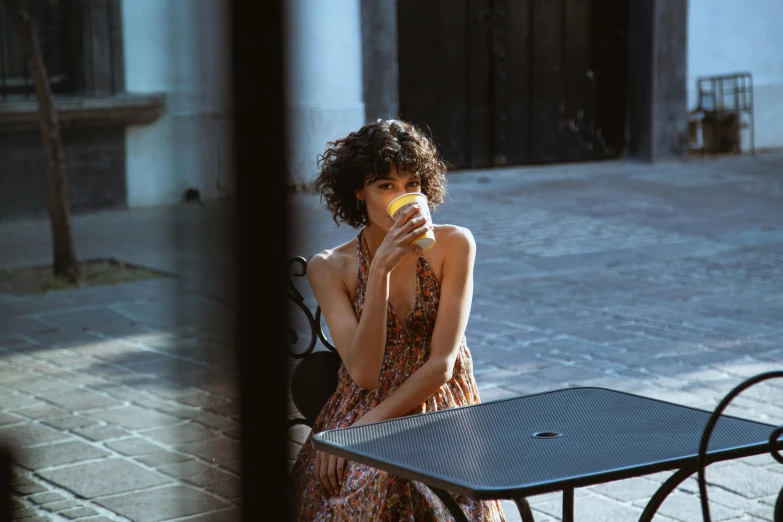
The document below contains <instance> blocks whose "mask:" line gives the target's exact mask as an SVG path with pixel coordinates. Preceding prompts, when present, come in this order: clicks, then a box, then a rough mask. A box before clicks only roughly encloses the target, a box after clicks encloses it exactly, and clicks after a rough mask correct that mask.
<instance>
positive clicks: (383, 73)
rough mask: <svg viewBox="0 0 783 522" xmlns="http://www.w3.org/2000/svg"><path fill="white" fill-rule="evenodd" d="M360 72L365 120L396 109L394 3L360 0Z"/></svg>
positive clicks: (397, 80) (389, 115) (391, 114)
mask: <svg viewBox="0 0 783 522" xmlns="http://www.w3.org/2000/svg"><path fill="white" fill-rule="evenodd" d="M362 69H363V70H362V72H363V76H364V104H365V109H366V112H367V121H374V120H376V119H378V118H381V119H384V120H388V119H394V118H396V117H397V114H398V113H399V110H400V97H399V83H400V75H399V67H398V54H397V0H362Z"/></svg>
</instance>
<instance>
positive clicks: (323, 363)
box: [288, 257, 341, 428]
mask: <svg viewBox="0 0 783 522" xmlns="http://www.w3.org/2000/svg"><path fill="white" fill-rule="evenodd" d="M297 268H298V270H296V269H297ZM289 269H290V277H289V278H288V289H289V292H288V298H289V299H290V300H291V301H292V302H293V303H294V304H295V305H296V306H297V307H298V308H299V309H300V310H301V311H302V313H304V315H305V317H306V318H307V322H308V323H309V325H310V341H309V344H308V346H307V348H306V349H305V350H304V351H302V352H296V351H294V350H293V349H292V350H289V355H290V356H291V357H292V358H294V359H295V360H296V361H298V362H296V366H295V368H294V371H293V373H292V375H291V386H290V391H291V399H292V401H293V403H294V406H296V409H297V410H298V411H299V413H300V414H301V415H302V416H301V417H297V418H294V419H291V420H290V421H289V422H288V427H289V428H290V427H292V426H295V425H297V424H304V425H306V426H309V427H311V428H312V427H313V424H314V423H315V419H316V417H318V414H319V413H320V411H321V408H323V406H324V404H326V401H327V400H329V397H331V395H332V394H333V393H334V390H335V389H336V388H337V370H338V368H339V367H340V362H341V359H340V356H339V355H338V354H337V349H335V347H334V345H332V343H330V342H329V340H328V339H327V338H326V336H325V335H324V332H323V329H322V328H321V307H320V306H317V307H316V309H315V315H313V314H312V313H311V312H310V309H309V308H307V305H306V304H305V302H304V297H303V296H302V294H301V292H299V290H297V288H296V286H295V285H294V280H293V278H294V277H304V276H305V275H306V274H307V260H306V259H305V258H303V257H294V258H292V259H291V260H290V261H289ZM288 332H289V335H290V339H291V345H292V346H293V345H295V344H296V343H297V341H298V340H299V335H298V334H297V333H296V331H295V330H294V329H293V328H289V329H288ZM318 341H321V344H322V345H323V346H324V347H326V350H321V351H315V347H316V344H317V343H318Z"/></svg>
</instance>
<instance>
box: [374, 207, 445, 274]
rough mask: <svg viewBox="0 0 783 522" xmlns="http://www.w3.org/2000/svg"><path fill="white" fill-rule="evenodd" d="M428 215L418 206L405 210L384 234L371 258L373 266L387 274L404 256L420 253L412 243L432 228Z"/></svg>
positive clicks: (419, 249)
mask: <svg viewBox="0 0 783 522" xmlns="http://www.w3.org/2000/svg"><path fill="white" fill-rule="evenodd" d="M428 214H429V213H428V212H422V208H421V207H420V206H419V205H413V206H411V208H409V209H406V210H405V212H404V213H403V214H402V215H401V216H399V217H398V218H397V220H396V221H395V222H394V224H393V225H392V226H391V227H390V228H389V230H388V231H387V232H386V237H385V238H384V239H383V242H381V244H380V246H379V247H378V250H377V251H376V252H375V255H374V256H373V265H375V266H378V267H380V268H381V269H382V270H383V271H384V273H389V272H391V271H392V270H394V267H396V266H397V263H399V262H400V259H402V258H403V257H404V256H406V255H408V254H414V253H417V252H421V248H419V247H418V246H416V245H414V244H412V243H413V241H415V240H416V238H418V237H420V236H422V235H424V233H425V232H427V230H428V229H432V228H433V225H432V221H431V220H430V218H429V217H428Z"/></svg>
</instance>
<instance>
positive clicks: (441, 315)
mask: <svg viewBox="0 0 783 522" xmlns="http://www.w3.org/2000/svg"><path fill="white" fill-rule="evenodd" d="M445 239H446V241H447V244H446V245H444V246H445V247H446V248H445V256H444V259H445V260H444V262H443V272H442V275H441V283H440V305H439V306H438V315H437V318H436V320H435V327H434V330H433V332H432V342H431V346H430V357H429V359H428V360H427V361H426V362H425V363H424V364H422V365H421V367H420V368H419V369H418V370H417V371H416V372H414V373H413V375H411V376H410V377H408V378H407V379H406V380H405V381H404V382H403V383H402V384H401V385H400V386H399V388H397V389H396V390H395V391H394V392H393V393H392V394H391V395H389V397H387V398H386V399H385V400H384V401H383V402H381V403H380V404H379V405H378V406H376V407H375V408H373V409H372V410H370V411H369V412H367V413H366V414H365V415H364V416H363V417H362V418H361V419H359V420H357V421H356V422H355V423H354V426H359V425H361V424H368V423H371V422H378V421H382V420H386V419H393V418H396V417H402V416H403V415H406V414H407V413H410V412H411V411H412V410H413V409H415V408H417V407H418V406H420V405H421V404H422V403H423V402H425V401H426V400H427V399H429V398H430V396H431V395H432V394H433V393H435V392H436V391H437V390H438V388H440V387H441V386H443V385H444V384H446V383H447V382H448V381H449V380H451V376H452V372H453V370H454V363H455V361H456V360H457V353H458V351H459V346H460V342H461V341H462V336H463V335H464V334H465V328H466V327H467V325H468V317H469V315H470V307H471V304H472V302H473V265H474V263H475V260H476V242H475V240H474V239H473V234H471V232H470V230H468V229H466V228H462V227H455V229H454V230H452V231H450V233H449V234H448V237H447V238H445Z"/></svg>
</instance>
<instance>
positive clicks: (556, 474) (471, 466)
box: [313, 388, 783, 499]
mask: <svg viewBox="0 0 783 522" xmlns="http://www.w3.org/2000/svg"><path fill="white" fill-rule="evenodd" d="M710 415H711V412H709V411H704V410H699V409H695V408H690V407H687V406H681V405H677V404H672V403H669V402H664V401H659V400H655V399H650V398H647V397H641V396H638V395H633V394H629V393H623V392H617V391H613V390H608V389H604V388H566V389H562V390H556V391H552V392H546V393H540V394H536V395H528V396H524V397H516V398H512V399H505V400H499V401H492V402H486V403H482V404H477V405H472V406H466V407H462V408H454V409H450V410H443V411H439V412H432V413H425V414H422V415H412V416H407V417H401V418H398V419H392V420H388V421H382V422H378V423H374V424H368V425H365V426H357V427H352V428H345V429H340V430H328V431H324V432H321V433H318V434H316V435H314V437H313V444H314V447H315V448H316V449H318V450H322V451H327V452H329V453H333V454H336V455H340V456H342V457H345V458H346V459H348V460H351V461H355V462H360V463H363V464H367V465H370V466H373V467H376V468H379V469H383V470H385V471H388V472H390V473H394V474H395V475H399V476H402V477H404V478H408V479H411V480H416V481H419V482H423V483H425V484H427V485H430V486H433V487H436V488H441V489H445V490H447V491H451V492H453V493H458V494H462V495H466V496H469V497H472V498H479V499H490V498H515V497H521V496H529V495H536V494H540V493H547V492H551V491H560V490H563V489H565V488H572V487H582V486H587V485H591V484H600V483H603V482H609V481H613V480H620V479H624V478H629V477H634V476H641V475H646V474H649V473H655V472H657V471H664V470H671V469H679V468H682V467H684V466H689V465H693V466H695V464H696V459H697V455H698V448H699V442H700V440H701V436H702V431H703V430H704V427H705V426H706V424H707V420H708V419H709V417H710ZM775 428H776V426H773V425H770V424H763V423H759V422H754V421H749V420H745V419H739V418H737V417H731V416H726V415H723V416H722V417H721V419H720V420H719V421H718V423H717V426H716V427H715V430H714V432H713V434H712V438H711V441H710V445H709V449H708V454H709V460H708V462H715V461H718V460H726V459H731V458H739V457H746V456H751V455H758V454H761V453H765V452H767V451H769V436H770V433H771V432H772V430H774V429H775ZM542 432H543V433H542ZM547 432H550V433H547ZM534 434H537V435H535V436H534ZM781 446H783V443H782V444H781Z"/></svg>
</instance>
